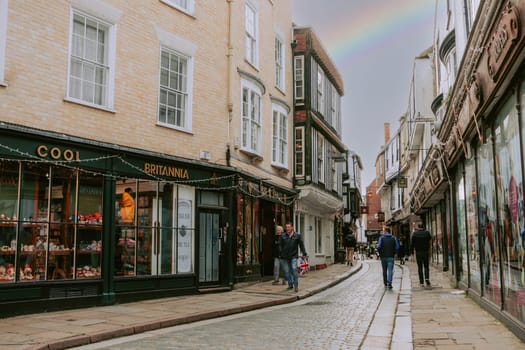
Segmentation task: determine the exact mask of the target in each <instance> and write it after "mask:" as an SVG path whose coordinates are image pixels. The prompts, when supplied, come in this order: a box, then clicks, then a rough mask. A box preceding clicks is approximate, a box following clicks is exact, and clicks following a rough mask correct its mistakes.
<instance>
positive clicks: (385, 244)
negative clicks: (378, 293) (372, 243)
mask: <svg viewBox="0 0 525 350" xmlns="http://www.w3.org/2000/svg"><path fill="white" fill-rule="evenodd" d="M377 251H378V252H379V256H380V257H381V267H382V268H383V283H384V284H385V287H387V288H388V289H392V279H393V277H394V256H395V255H396V253H397V252H398V251H399V242H398V241H397V238H396V237H394V236H392V234H391V233H390V227H388V226H385V228H384V234H383V235H382V236H381V237H379V242H377Z"/></svg>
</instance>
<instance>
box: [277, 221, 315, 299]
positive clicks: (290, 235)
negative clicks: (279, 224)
mask: <svg viewBox="0 0 525 350" xmlns="http://www.w3.org/2000/svg"><path fill="white" fill-rule="evenodd" d="M284 229H285V232H284V233H283V234H282V235H281V239H280V240H279V243H280V246H281V259H282V260H281V261H282V262H283V263H284V264H283V270H284V276H285V277H284V278H285V279H286V280H287V281H288V289H294V291H296V292H298V291H299V274H298V273H297V258H298V256H299V254H298V251H299V248H301V253H302V254H303V256H307V255H308V254H306V250H305V249H304V243H303V238H302V237H301V234H299V233H297V232H295V231H294V229H293V226H292V224H291V223H289V222H288V223H286V225H285V226H284Z"/></svg>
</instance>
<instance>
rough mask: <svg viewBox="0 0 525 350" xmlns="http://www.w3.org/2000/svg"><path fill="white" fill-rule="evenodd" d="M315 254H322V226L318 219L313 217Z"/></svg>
mask: <svg viewBox="0 0 525 350" xmlns="http://www.w3.org/2000/svg"><path fill="white" fill-rule="evenodd" d="M314 221H315V254H322V253H323V226H322V220H321V218H320V217H318V216H315V217H314Z"/></svg>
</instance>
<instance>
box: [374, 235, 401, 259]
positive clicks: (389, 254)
mask: <svg viewBox="0 0 525 350" xmlns="http://www.w3.org/2000/svg"><path fill="white" fill-rule="evenodd" d="M377 251H378V252H379V255H380V256H381V257H382V258H393V257H394V255H396V253H397V252H398V251H399V242H398V241H397V238H396V237H394V236H392V234H391V233H389V232H386V233H385V234H384V235H382V236H381V237H379V242H377Z"/></svg>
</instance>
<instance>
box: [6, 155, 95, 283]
mask: <svg viewBox="0 0 525 350" xmlns="http://www.w3.org/2000/svg"><path fill="white" fill-rule="evenodd" d="M0 178H1V179H2V180H1V184H0V247H1V248H0V249H1V250H0V281H1V282H15V283H16V282H33V281H41V280H74V279H99V278H101V259H102V254H101V252H102V220H103V218H102V215H101V213H102V203H103V181H102V177H100V176H94V175H92V174H90V173H86V172H82V171H80V170H78V169H71V168H67V167H56V166H51V165H48V164H45V163H44V164H43V163H31V162H25V163H23V162H18V161H1V162H0Z"/></svg>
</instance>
